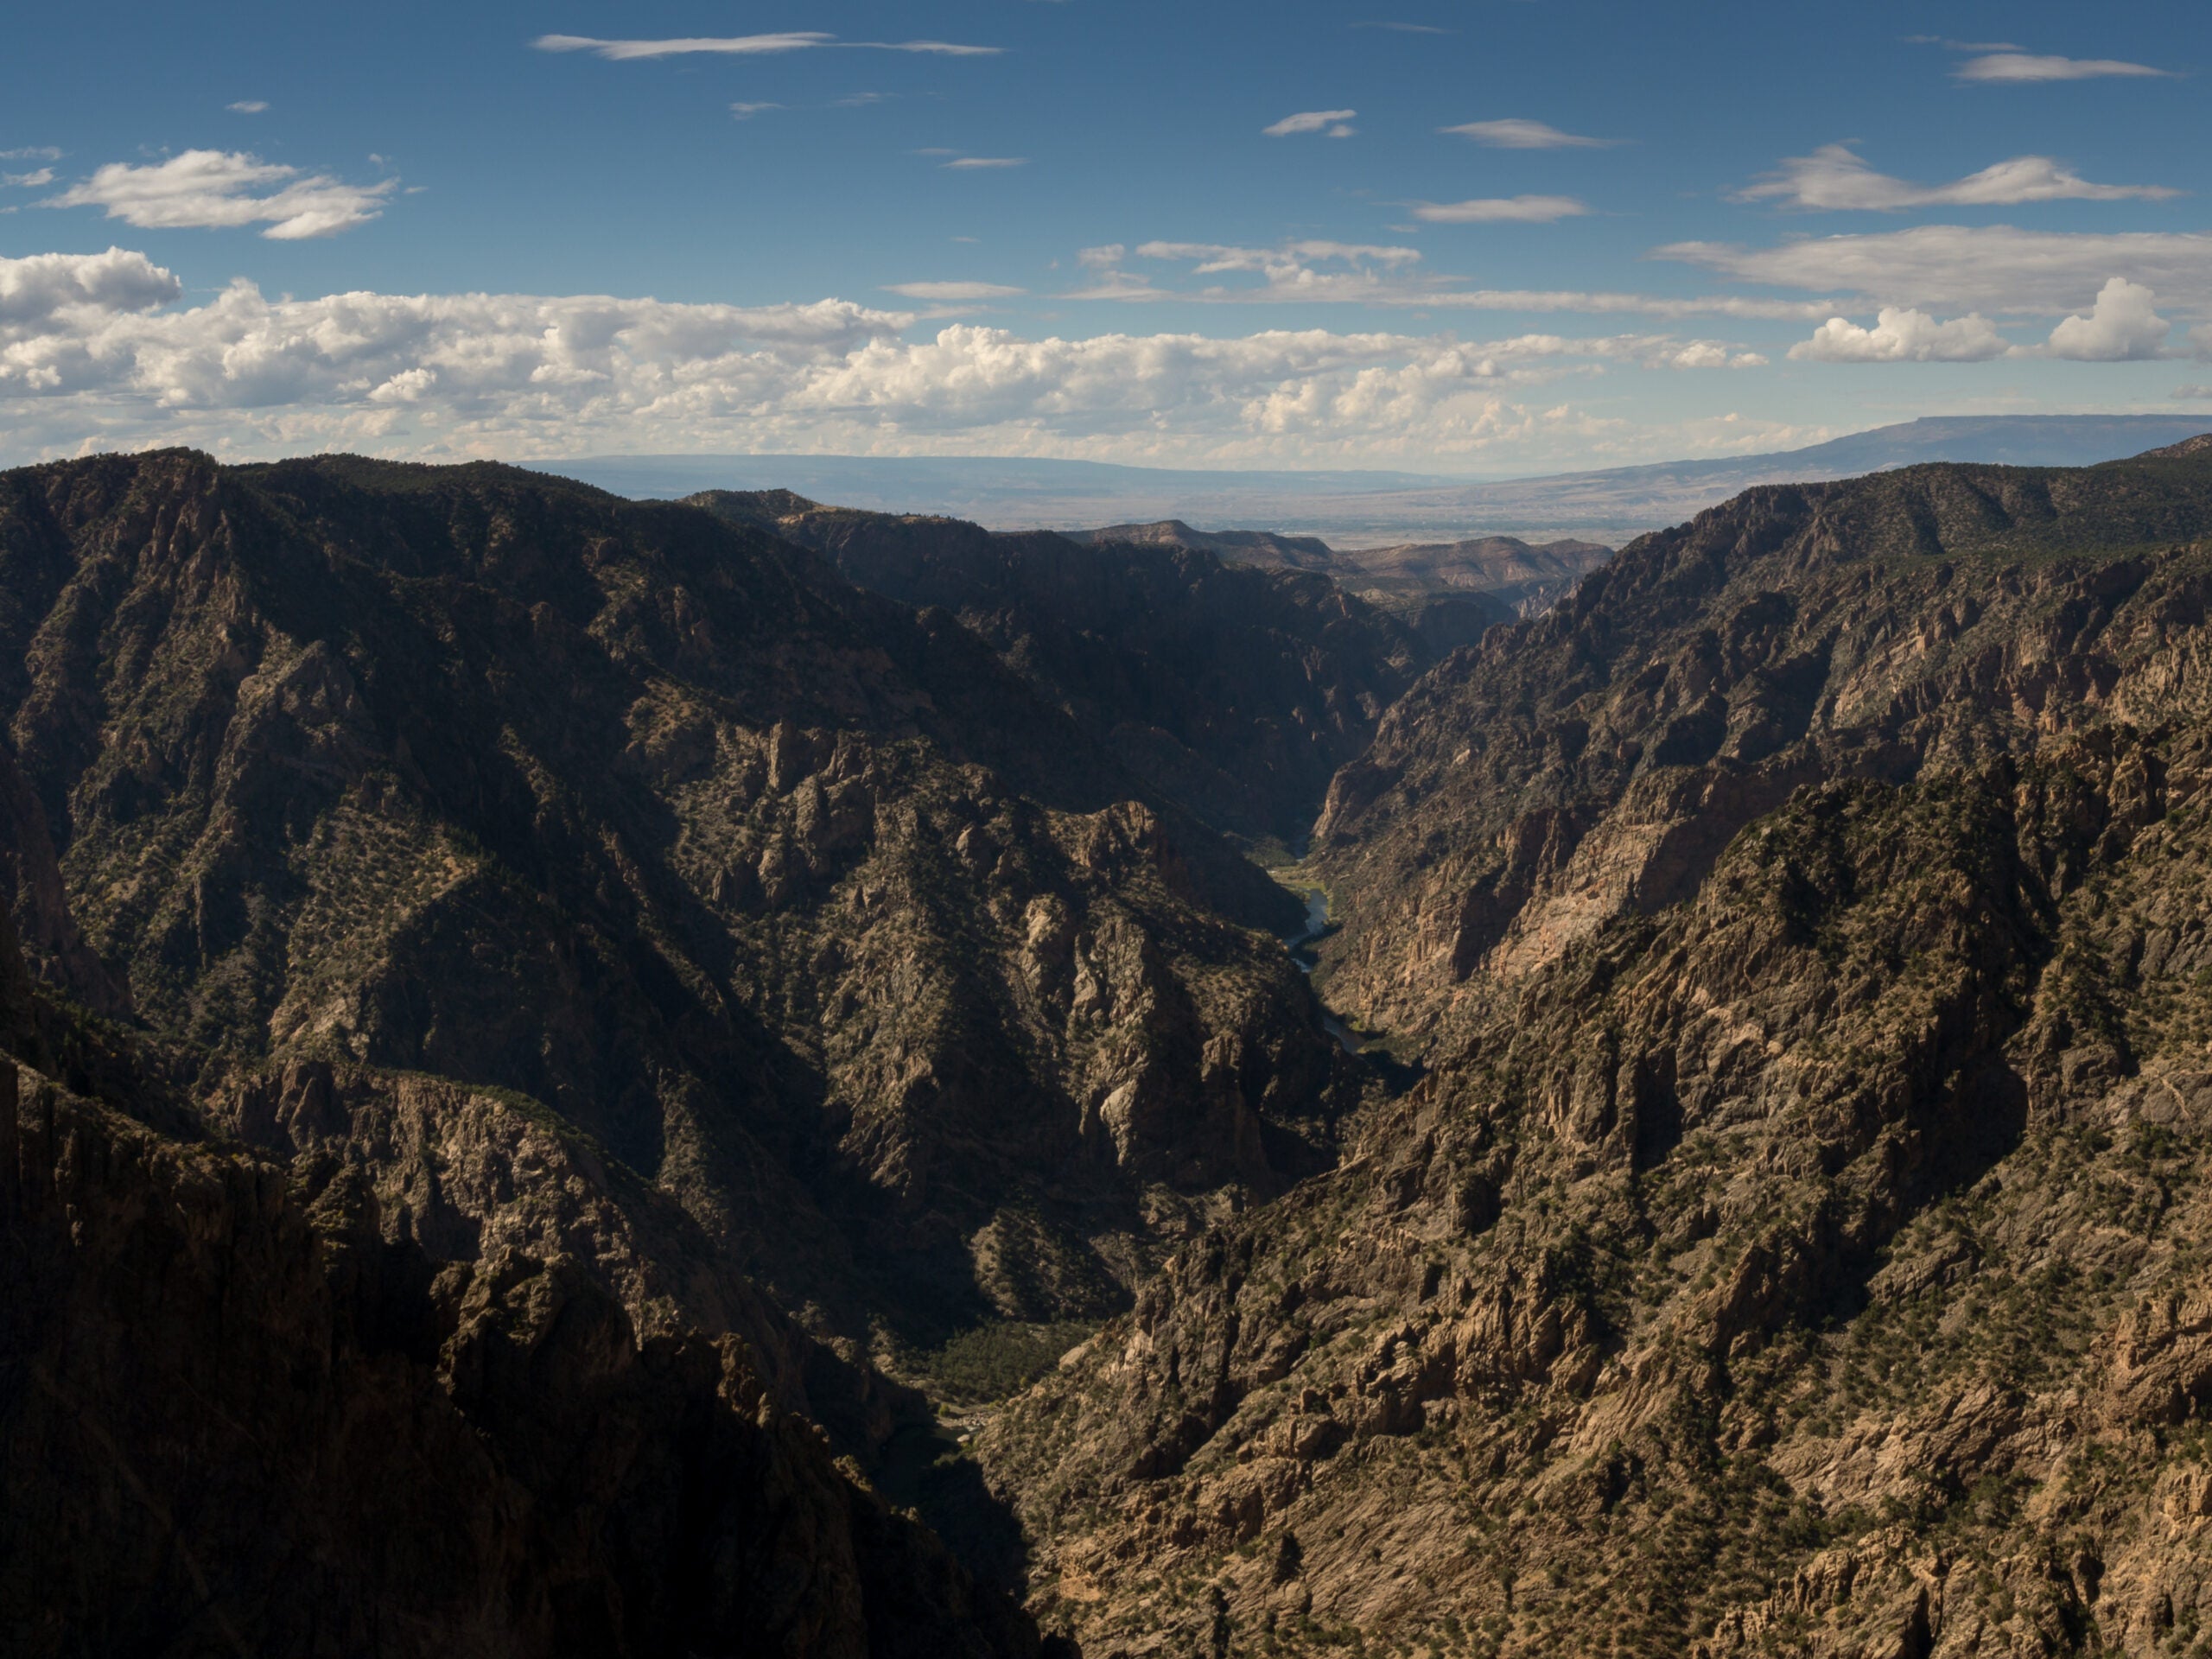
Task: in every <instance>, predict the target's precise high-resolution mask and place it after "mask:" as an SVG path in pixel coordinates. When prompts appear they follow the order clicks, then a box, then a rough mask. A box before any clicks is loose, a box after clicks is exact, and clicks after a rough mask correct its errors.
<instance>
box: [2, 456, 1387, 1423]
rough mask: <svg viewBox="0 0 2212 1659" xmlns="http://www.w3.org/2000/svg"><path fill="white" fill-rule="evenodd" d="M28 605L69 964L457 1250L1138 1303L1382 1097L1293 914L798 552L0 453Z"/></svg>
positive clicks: (921, 1333) (651, 1292)
mask: <svg viewBox="0 0 2212 1659" xmlns="http://www.w3.org/2000/svg"><path fill="white" fill-rule="evenodd" d="M0 592H4V594H6V603H5V606H4V608H0V714H4V715H5V717H6V720H7V723H8V727H9V729H10V734H11V739H12V745H13V748H14V751H15V755H16V763H17V766H18V767H19V769H20V772H21V780H20V784H19V785H15V786H12V787H13V792H12V793H9V792H6V791H0V807H3V808H6V809H7V810H8V811H9V812H10V814H11V815H12V821H15V822H17V823H20V824H21V825H22V833H23V836H24V837H25V838H27V839H26V841H25V844H26V845H29V844H30V843H31V842H36V841H37V840H38V839H39V837H40V836H41V835H42V836H43V837H44V840H45V844H46V845H47V846H48V848H50V849H51V850H52V851H53V852H54V854H55V855H58V869H59V873H60V874H59V877H58V879H50V878H39V879H35V880H34V879H28V878H26V877H25V876H24V875H23V874H22V873H21V872H20V871H18V872H17V873H16V877H15V882H14V887H15V893H14V909H15V912H16V916H17V918H19V920H20V922H21V925H22V930H23V932H24V935H25V937H26V938H27V939H28V940H29V943H30V945H31V950H32V955H33V957H34V960H35V966H36V967H37V969H38V971H39V972H40V973H41V976H44V977H45V978H46V979H47V980H48V982H51V983H53V984H54V985H56V986H58V987H62V988H67V990H68V991H69V993H70V995H72V996H73V997H74V998H75V999H76V1000H78V1001H80V1002H83V1003H85V1004H86V1006H88V1007H94V1008H103V1007H105V1008H107V1009H109V1010H110V1011H111V1012H118V1013H119V1012H123V1011H124V1010H128V1011H129V1013H130V1014H131V1016H132V1017H133V1018H135V1019H136V1020H137V1021H138V1022H139V1023H140V1026H141V1027H142V1028H143V1029H144V1030H145V1031H147V1032H149V1033H153V1034H156V1035H157V1036H158V1037H159V1039H161V1041H162V1044H164V1045H166V1046H165V1047H164V1049H163V1052H164V1053H165V1054H167V1055H168V1056H169V1057H170V1058H169V1059H168V1060H167V1061H165V1064H166V1065H169V1066H170V1067H171V1068H172V1070H173V1071H174V1072H175V1086H176V1088H177V1089H178V1090H180V1091H181V1093H182V1095H184V1096H187V1097H188V1098H189V1099H190V1100H191V1101H192V1102H193V1103H194V1105H195V1109H203V1110H204V1111H206V1112H207V1113H208V1114H212V1115H213V1118H214V1119H215V1120H216V1121H219V1122H220V1123H222V1124H223V1125H224V1126H225V1127H226V1128H227V1129H228V1130H229V1132H231V1133H232V1134H234V1135H238V1136H240V1137H242V1138H244V1139H245V1140H247V1141H250V1142H251V1144H253V1145H255V1146H257V1147H260V1148H261V1149H263V1150H264V1152H265V1153H267V1154H270V1155H273V1156H278V1157H282V1158H284V1159H287V1160H318V1159H324V1158H332V1159H336V1160H339V1161H340V1162H341V1163H344V1164H348V1165H350V1166H357V1167H358V1168H359V1170H360V1172H361V1175H362V1179H364V1180H365V1181H367V1182H368V1183H369V1184H370V1185H372V1187H374V1188H375V1189H376V1190H377V1192H378V1196H379V1199H380V1202H381V1203H382V1204H383V1205H385V1206H386V1207H385V1210H384V1211H382V1213H383V1214H384V1215H385V1226H386V1229H387V1230H388V1231H392V1232H394V1233H396V1234H399V1235H404V1236H406V1237H409V1238H411V1239H414V1240H416V1242H419V1243H423V1245H424V1246H425V1247H426V1248H429V1249H431V1250H432V1251H433V1253H434V1254H435V1255H441V1256H442V1257H446V1258H450V1259H470V1260H473V1259H475V1257H476V1256H477V1255H479V1254H480V1252H481V1251H483V1250H485V1249H490V1248H492V1247H493V1244H494V1243H499V1242H506V1241H512V1242H513V1243H515V1244H516V1247H517V1248H526V1249H533V1250H535V1249H540V1248H543V1249H559V1250H561V1251H565V1252H569V1253H571V1254H574V1255H577V1256H579V1257H580V1258H581V1259H584V1260H588V1261H591V1262H594V1263H596V1268H595V1270H596V1271H597V1272H598V1274H599V1276H600V1278H601V1282H602V1283H603V1284H605V1285H606V1286H607V1287H608V1288H609V1289H610V1291H611V1292H613V1294H616V1295H617V1296H618V1297H619V1298H620V1299H621V1300H623V1301H624V1304H625V1306H626V1308H627V1309H628V1311H629V1313H630V1315H631V1316H632V1318H634V1319H639V1320H640V1321H643V1322H644V1323H645V1325H647V1326H651V1325H653V1324H654V1323H655V1322H656V1321H658V1320H662V1319H667V1320H672V1321H676V1322H677V1323H684V1322H689V1323H690V1324H691V1325H698V1326H701V1327H702V1328H705V1329H709V1330H713V1331H719V1330H723V1329H733V1328H738V1326H739V1325H740V1321H739V1319H738V1315H737V1314H736V1313H734V1311H733V1309H734V1306H735V1301H736V1300H740V1298H739V1294H738V1293H737V1292H735V1291H734V1290H732V1289H731V1288H730V1282H731V1279H732V1275H733V1274H734V1275H736V1276H737V1277H739V1278H741V1277H742V1273H741V1272H740V1271H739V1270H741V1269H742V1270H743V1271H744V1272H749V1273H751V1274H753V1275H755V1276H757V1277H758V1278H760V1279H761V1280H763V1281H766V1283H767V1284H768V1285H769V1286H770V1287H772V1290H773V1291H774V1292H775V1293H776V1294H777V1295H778V1296H779V1298H780V1299H781V1300H782V1301H783V1302H784V1303H785V1306H791V1307H795V1308H798V1309H800V1310H802V1311H803V1312H804V1316H805V1318H806V1319H808V1321H809V1322H810V1325H812V1326H813V1328H814V1329H816V1330H817V1332H822V1333H824V1334H829V1335H838V1336H841V1337H842V1338H846V1339H849V1341H852V1342H858V1343H860V1344H863V1345H868V1344H874V1346H875V1348H876V1349H877V1350H878V1351H886V1352H887V1351H892V1350H896V1349H899V1347H900V1345H901V1344H907V1343H918V1344H927V1343H928V1342H931V1341H933V1340H938V1339H941V1338H942V1337H943V1336H944V1334H945V1333H946V1332H950V1331H952V1330H957V1329H958V1328H961V1327H962V1326H963V1325H968V1324H972V1323H974V1322H975V1321H976V1320H978V1319H994V1318H1016V1319H1033V1320H1044V1319H1064V1318H1068V1317H1071V1316H1076V1315H1095V1314H1096V1313H1101V1312H1103V1311H1104V1310H1105V1309H1107V1308H1109V1307H1110V1306H1113V1305H1115V1303H1116V1301H1117V1300H1121V1299H1122V1298H1123V1297H1124V1296H1125V1295H1126V1291H1125V1289H1124V1288H1123V1287H1124V1286H1125V1285H1126V1284H1127V1283H1128V1282H1129V1281H1131V1280H1132V1278H1133V1276H1134V1274H1135V1273H1136V1272H1137V1271H1138V1270H1139V1268H1141V1265H1142V1263H1143V1262H1145V1261H1146V1260H1147V1259H1148V1257H1149V1254H1150V1253H1151V1252H1152V1251H1154V1249H1156V1248H1157V1247H1158V1246H1159V1245H1160V1243H1161V1242H1162V1241H1163V1240H1167V1239H1172V1238H1173V1236H1176V1235H1177V1232H1178V1230H1179V1229H1181V1228H1184V1227H1185V1226H1186V1225H1187V1224H1189V1221H1190V1218H1191V1217H1193V1216H1195V1215H1199V1214H1203V1213H1204V1212H1205V1210H1206V1208H1207V1206H1209V1205H1225V1204H1233V1203H1236V1202H1241V1201H1243V1195H1249V1194H1264V1193H1266V1192H1271V1191H1274V1190H1275V1189H1276V1188H1278V1187H1280V1186H1281V1185H1282V1184H1283V1182H1284V1181H1285V1179H1287V1178H1289V1177H1291V1176H1294V1175H1296V1174H1299V1173H1304V1172H1305V1171H1306V1170H1308V1169H1310V1168H1313V1167H1317V1166H1319V1163H1320V1162H1322V1161H1325V1159H1326V1157H1327V1155H1328V1148H1329V1146H1330V1128H1329V1122H1330V1120H1331V1118H1332V1116H1334V1115H1335V1113H1336V1112H1337V1111H1338V1110H1339V1109H1341V1105H1342V1104H1343V1103H1348V1101H1349V1098H1350V1097H1351V1090H1352V1089H1353V1088H1354V1086H1355V1085H1353V1084H1351V1083H1350V1082H1348V1080H1347V1078H1346V1076H1345V1074H1344V1071H1343V1069H1342V1066H1341V1062H1340V1058H1339V1055H1338V1050H1337V1049H1336V1046H1335V1045H1334V1044H1333V1043H1332V1042H1331V1041H1330V1040H1329V1039H1328V1038H1327V1037H1326V1036H1325V1033H1323V1032H1322V1031H1321V1029H1320V1027H1319V1023H1318V1010H1317V1008H1316V1007H1315V1005H1314V1003H1313V998H1312V995H1311V993H1310V992H1309V991H1308V989H1307V988H1306V985H1305V983H1304V982H1303V980H1302V979H1301V977H1300V976H1299V975H1298V974H1297V972H1296V971H1295V970H1294V968H1293V967H1292V965H1291V964H1290V963H1289V962H1288V960H1287V958H1286V957H1285V956H1284V954H1283V952H1282V951H1281V949H1280V947H1279V946H1277V945H1276V944H1274V941H1273V940H1272V939H1269V938H1265V937H1263V936H1262V935H1260V934H1257V933H1255V932H1254V931H1249V930H1248V928H1247V927H1246V926H1244V925H1239V923H1238V922H1236V921H1233V920H1230V919H1227V918H1228V917H1242V918H1244V919H1245V920H1247V921H1250V922H1256V923H1259V924H1261V925H1277V924H1278V922H1279V918H1280V917H1281V913H1282V912H1289V913H1291V914H1294V913H1295V910H1296V906H1295V905H1294V902H1293V901H1291V900H1290V899H1288V898H1287V895H1285V894H1283V893H1281V890H1280V889H1278V888H1276V887H1274V884H1273V883H1271V882H1269V881H1268V880H1267V879H1266V878H1265V877H1264V876H1263V875H1262V874H1260V873H1259V872H1258V871H1256V870H1255V869H1254V868H1252V867H1251V866H1249V864H1247V863H1246V862H1244V861H1243V860H1241V859H1239V858H1237V857H1236V855H1234V854H1232V853H1231V852H1230V850H1229V849H1227V848H1226V847H1225V846H1224V845H1223V844H1222V843H1221V842H1219V841H1218V840H1217V838H1216V837H1214V836H1211V834H1210V833H1209V832H1207V831H1206V830H1205V829H1203V828H1202V827H1200V826H1198V824H1196V823H1193V822H1192V820H1191V819H1189V818H1188V817H1185V816H1183V815H1181V814H1180V813H1179V810H1178V809H1177V808H1176V807H1175V806H1174V805H1173V803H1172V802H1168V801H1166V800H1164V799H1161V798H1159V797H1158V796H1156V795H1153V794H1151V793H1150V792H1149V791H1147V789H1146V787H1145V786H1144V785H1143V784H1142V783H1141V781H1139V780H1138V779H1135V778H1133V777H1131V776H1130V775H1129V774H1128V772H1125V771H1123V770H1122V769H1121V768H1120V767H1118V766H1116V764H1115V762H1114V761H1113V760H1112V758H1111V757H1110V756H1109V755H1107V754H1106V753H1103V751H1102V750H1101V749H1100V748H1099V747H1097V746H1096V744H1094V743H1092V742H1091V741H1089V739H1088V738H1087V737H1086V736H1085V734H1084V732H1083V731H1082V730H1081V729H1080V728H1077V726H1075V725H1074V724H1073V723H1072V722H1071V721H1070V720H1069V718H1068V717H1067V715H1065V713H1064V712H1062V711H1060V710H1058V709H1052V708H1051V707H1049V706H1047V705H1046V704H1045V703H1043V702H1041V701H1040V700H1039V699H1038V698H1037V697H1036V696H1034V695H1033V692H1032V691H1031V690H1030V689H1029V687H1028V686H1027V684H1026V683H1024V682H1023V681H1022V680H1021V679H1020V678H1019V677H1016V676H1014V674H1012V673H1010V672H1008V671H1007V670H1006V669H1005V668H1004V667H1003V666H1002V665H1001V664H1000V663H999V662H998V660H997V658H995V656H994V655H993V654H992V652H989V651H988V649H986V648H985V647H983V646H982V645H981V644H979V643H978V642H977V641H976V639H975V638H974V637H973V636H972V635H971V634H969V632H967V631H966V630H965V629H963V628H962V627H961V626H959V625H958V624H957V623H956V622H954V621H953V620H951V619H950V617H949V616H947V615H945V614H944V613H941V612H940V613H925V614H923V615H921V616H919V617H917V616H916V615H915V614H914V613H912V612H910V611H908V610H906V609H904V608H902V607H899V606H896V605H893V604H891V603H889V602H887V601H883V600H880V599H877V598H874V597H871V596H869V595H868V594H862V593H861V592H858V591H857V590H855V589H854V588H851V587H849V585H847V584H845V583H844V582H841V581H839V580H838V579H837V578H836V575H834V573H832V572H830V571H829V570H828V569H826V568H824V567H823V566H822V565H821V564H820V563H818V562H817V561H816V560H815V559H813V558H812V557H811V556H810V555H807V554H805V553H804V552H801V551H799V550H796V549H793V548H791V547H790V546H788V545H785V544H783V543H776V542H773V541H771V540H769V539H767V538H766V537H761V536H760V535H758V534H755V533H753V532H748V531H741V530H738V529H734V528H732V527H729V526H728V525H725V524H718V523H716V522H715V520H714V519H712V518H709V516H708V515H706V514H704V513H702V512H697V511H696V510H693V509H690V508H684V507H677V506H636V505H627V504H624V503H620V502H618V501H616V500H615V499H613V498H610V497H606V496H602V495H600V494H598V493H596V492H593V491H588V490H585V489H582V488H581V487H579V486H569V485H564V484H562V483H560V482H558V481H557V480H547V479H543V478H541V477H537V476H535V475H532V474H521V473H516V472H512V471H508V470H505V469H501V468H497V467H466V468H449V469H432V468H423V467H397V466H387V465H383V464H380V463H372V462H365V461H349V460H345V459H342V458H333V459H325V460H321V461H305V462H288V463H283V464H281V465H277V466H272V467H246V468H234V469H232V468H223V467H217V466H215V465H213V463H212V462H209V461H207V460H206V459H204V458H202V457H200V456H197V455H193V454H184V453H170V454H157V455H149V456H140V457H136V458H132V459H129V460H124V459H109V460H102V461H90V462H83V463H68V464H63V465H57V466H50V467H35V468H29V469H26V470H24V471H22V472H18V473H15V474H7V475H5V476H4V477H0ZM408 1074H422V1075H421V1076H418V1077H410V1076H409V1075H408ZM518 1170H527V1171H530V1172H531V1173H532V1179H529V1180H524V1179H521V1178H520V1177H518V1175H516V1174H515V1173H514V1172H516V1171H518ZM632 1171H634V1172H637V1175H635V1176H633V1175H632V1174H631V1173H630V1172H632ZM640 1178H642V1179H640ZM668 1198H673V1199H675V1200H676V1201H677V1203H676V1205H670V1204H669V1203H668V1202H666V1200H667V1199H668ZM656 1206H657V1207H656ZM678 1206H680V1207H678ZM608 1217H622V1218H626V1219H621V1220H620V1224H619V1225H618V1224H617V1222H616V1221H615V1220H610V1219H608ZM885 1344H889V1348H886V1345H885ZM848 1351H851V1350H850V1349H849V1350H848ZM855 1409H860V1408H859V1407H856V1408H855Z"/></svg>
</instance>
